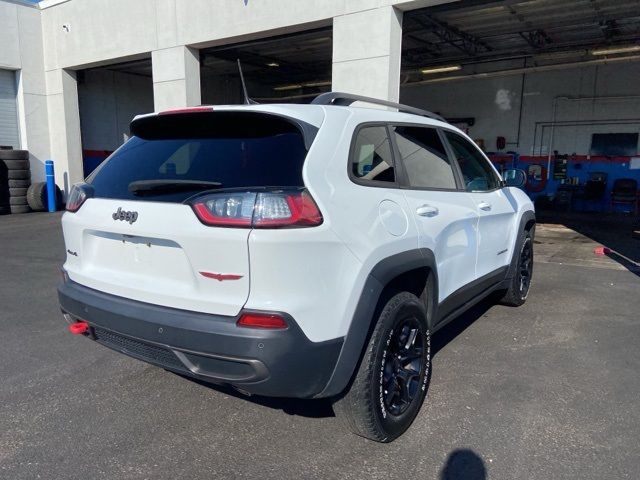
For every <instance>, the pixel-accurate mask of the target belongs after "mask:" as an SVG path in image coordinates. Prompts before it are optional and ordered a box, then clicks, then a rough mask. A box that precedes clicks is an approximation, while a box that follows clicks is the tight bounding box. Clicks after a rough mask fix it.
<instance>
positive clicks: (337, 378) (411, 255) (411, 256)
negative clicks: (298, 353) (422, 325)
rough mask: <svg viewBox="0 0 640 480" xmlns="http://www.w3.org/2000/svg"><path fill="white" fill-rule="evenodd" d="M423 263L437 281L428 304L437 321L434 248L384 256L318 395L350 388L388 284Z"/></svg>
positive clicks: (369, 281) (369, 277) (433, 285)
mask: <svg viewBox="0 0 640 480" xmlns="http://www.w3.org/2000/svg"><path fill="white" fill-rule="evenodd" d="M421 267H428V268H429V269H430V270H431V275H433V280H434V281H432V282H430V283H431V285H432V289H433V290H432V291H431V292H430V293H431V294H430V297H429V301H430V302H431V305H428V306H427V307H428V308H427V310H428V312H430V314H429V315H428V317H430V318H428V319H429V323H431V322H432V321H433V312H435V309H436V307H437V301H438V281H437V270H436V262H435V257H434V255H433V252H432V251H431V250H429V249H426V248H416V249H414V250H408V251H406V252H402V253H398V254H396V255H393V256H391V257H388V258H385V259H384V260H381V261H380V262H379V263H378V264H376V266H375V267H373V269H372V270H371V273H370V274H369V275H368V276H367V280H366V281H365V284H364V288H363V289H362V293H361V294H360V300H359V301H358V305H357V306H356V311H355V313H354V315H353V319H352V321H351V325H350V327H349V331H348V332H347V335H346V336H345V340H344V344H343V346H342V350H341V351H340V355H339V357H338V361H337V363H336V366H335V369H334V371H333V374H332V375H331V378H330V379H329V382H328V383H327V386H326V387H325V388H324V390H323V391H322V392H320V393H319V394H318V395H317V397H329V396H334V395H338V394H340V393H341V392H342V391H343V390H344V389H345V388H346V386H347V384H348V383H349V381H350V380H351V377H352V376H353V373H354V371H355V369H356V367H357V365H358V362H359V361H360V359H361V358H362V353H363V351H364V349H365V347H366V343H367V342H368V341H369V335H370V333H371V330H372V326H373V322H374V321H375V319H374V314H375V311H376V308H377V306H378V302H379V300H380V295H381V294H382V292H383V290H384V288H385V286H386V285H387V284H388V283H389V282H390V281H391V280H393V279H394V278H395V277H397V276H398V275H401V274H403V273H405V272H408V271H410V270H414V269H416V268H421Z"/></svg>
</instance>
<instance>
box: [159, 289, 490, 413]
mask: <svg viewBox="0 0 640 480" xmlns="http://www.w3.org/2000/svg"><path fill="white" fill-rule="evenodd" d="M493 305H494V303H493V302H492V301H490V300H488V299H487V300H484V301H482V302H480V303H478V304H477V305H475V306H473V307H472V308H470V309H469V310H467V311H466V312H465V313H463V314H462V315H460V316H459V317H457V318H456V319H454V320H452V321H451V323H449V324H447V325H445V326H444V327H443V328H442V329H441V330H439V331H438V332H437V333H435V334H434V335H433V337H432V339H431V354H432V356H435V355H436V354H437V353H438V352H439V351H440V350H442V349H443V348H444V347H445V346H446V345H447V344H448V343H449V342H451V341H452V340H454V339H455V338H456V337H457V336H458V335H460V334H461V333H462V332H464V330H466V329H467V327H469V326H470V325H471V324H472V323H473V322H475V321H476V320H477V319H478V318H480V317H482V316H483V315H484V314H485V313H486V312H487V310H489V309H490V308H491V307H492V306H493ZM170 373H173V374H174V375H177V376H179V377H181V378H184V379H185V380H188V381H190V382H194V383H197V384H199V385H202V386H204V387H206V388H210V389H212V390H215V391H217V392H220V393H222V394H224V395H229V396H231V397H235V398H240V399H242V400H246V401H247V402H252V403H255V404H257V405H260V406H263V407H267V408H272V409H274V410H282V411H283V412H284V413H286V414H288V415H297V416H301V417H307V418H327V417H334V416H335V414H334V411H333V407H332V406H331V400H330V399H324V398H323V399H309V400H307V399H296V398H276V397H261V396H258V395H246V394H244V393H241V392H239V391H238V390H236V389H234V388H232V387H230V386H227V385H216V384H211V383H207V382H205V381H202V380H198V379H195V378H191V377H188V376H186V375H181V374H179V373H175V372H170Z"/></svg>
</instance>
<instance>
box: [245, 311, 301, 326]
mask: <svg viewBox="0 0 640 480" xmlns="http://www.w3.org/2000/svg"><path fill="white" fill-rule="evenodd" d="M237 325H238V326H239V327H248V328H271V329H283V328H287V326H288V325H287V322H286V321H285V319H284V318H282V317H281V316H280V315H277V314H275V313H243V314H242V316H241V317H240V319H239V320H238V323H237Z"/></svg>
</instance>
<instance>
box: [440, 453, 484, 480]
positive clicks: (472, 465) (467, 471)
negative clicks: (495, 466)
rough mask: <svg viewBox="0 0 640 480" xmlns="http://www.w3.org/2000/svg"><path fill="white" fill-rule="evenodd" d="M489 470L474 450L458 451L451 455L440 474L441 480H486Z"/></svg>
mask: <svg viewBox="0 0 640 480" xmlns="http://www.w3.org/2000/svg"><path fill="white" fill-rule="evenodd" d="M486 478H487V469H486V468H485V466H484V462H483V461H482V458H480V456H479V455H478V454H477V453H475V452H474V451H473V450H469V449H466V448H463V449H456V450H454V451H453V452H451V453H450V454H449V457H448V458H447V462H446V463H445V465H444V467H443V468H442V471H441V472H440V480H485V479H486Z"/></svg>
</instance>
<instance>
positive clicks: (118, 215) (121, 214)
mask: <svg viewBox="0 0 640 480" xmlns="http://www.w3.org/2000/svg"><path fill="white" fill-rule="evenodd" d="M111 217H112V218H113V219H114V220H122V221H124V222H129V223H130V224H131V223H133V222H135V221H136V220H137V219H138V212H125V211H124V210H122V207H118V210H117V211H116V212H115V213H113V214H112V215H111Z"/></svg>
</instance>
